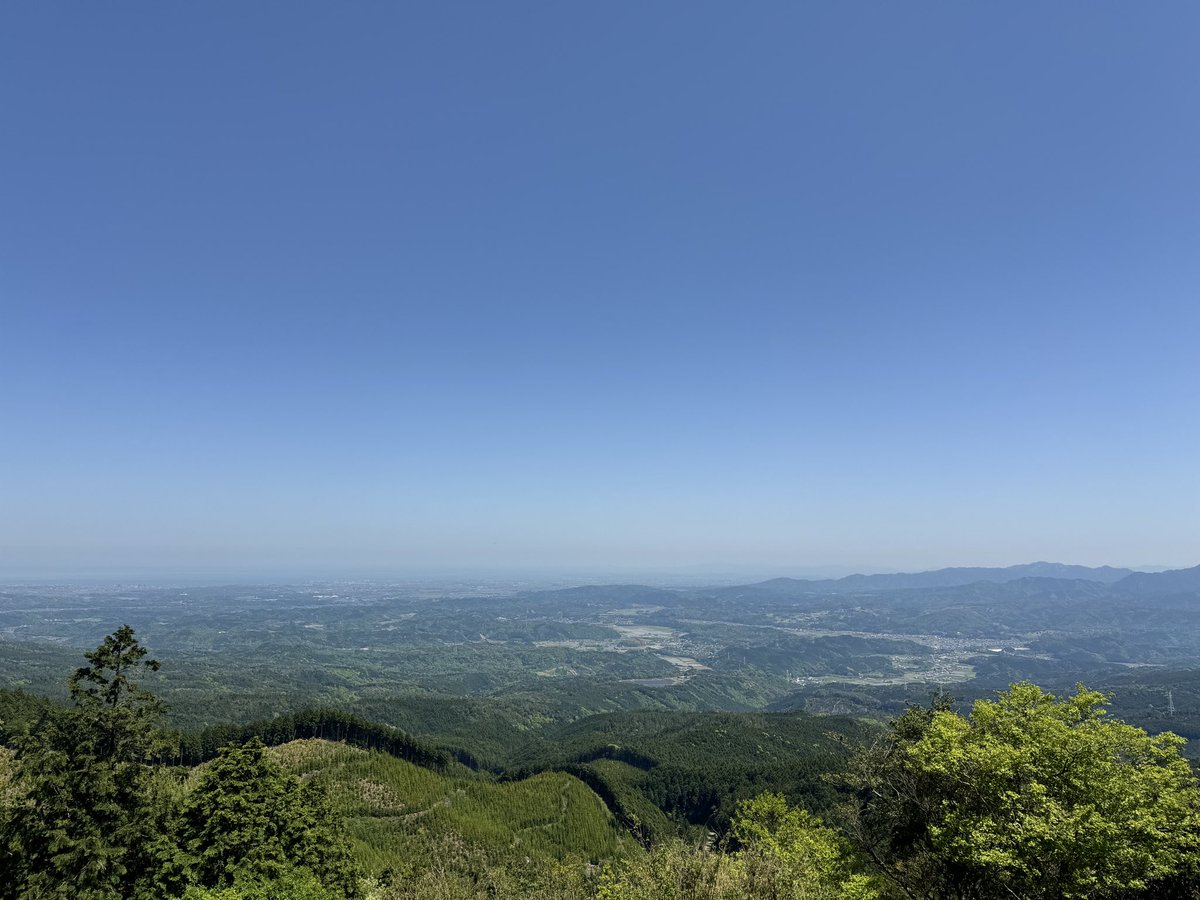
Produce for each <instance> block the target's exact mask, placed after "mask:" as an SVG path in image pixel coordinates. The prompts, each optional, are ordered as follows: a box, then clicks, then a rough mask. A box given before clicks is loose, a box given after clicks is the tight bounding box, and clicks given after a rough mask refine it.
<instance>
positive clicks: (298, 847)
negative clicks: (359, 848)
mask: <svg viewBox="0 0 1200 900" xmlns="http://www.w3.org/2000/svg"><path fill="white" fill-rule="evenodd" d="M332 819H333V816H332V814H331V813H330V812H329V810H328V808H327V803H326V800H325V797H324V795H323V793H322V792H321V790H320V789H319V787H318V786H317V785H316V784H315V783H313V782H309V783H308V784H304V785H302V784H301V783H300V782H299V780H297V779H296V778H295V777H293V776H290V775H288V774H287V773H286V772H284V770H283V769H282V768H281V767H280V766H279V764H278V763H276V762H275V761H274V760H273V759H271V757H270V756H269V755H268V753H267V750H266V747H265V746H263V744H262V742H261V741H260V740H258V739H257V738H255V739H253V740H251V741H249V742H248V743H246V744H243V745H241V746H227V747H225V748H223V749H222V750H221V752H220V754H219V755H218V756H217V758H216V759H215V760H213V762H212V763H210V764H209V765H207V766H206V767H204V768H203V769H202V770H201V775H200V779H199V782H198V783H197V784H196V787H195V788H194V789H193V791H192V793H191V795H190V796H189V797H188V799H187V801H186V803H185V806H184V810H183V817H182V821H181V824H180V829H181V842H182V844H183V847H184V849H185V850H186V852H187V853H188V854H189V855H190V858H191V862H190V869H191V871H192V873H193V876H194V878H195V880H196V881H197V882H198V883H199V884H200V885H202V886H203V887H206V888H215V889H225V888H232V887H235V886H243V885H247V884H255V883H259V884H262V883H266V884H270V883H271V882H278V881H279V880H281V879H285V878H296V877H298V876H297V875H296V873H295V871H294V870H296V869H300V870H307V871H308V872H309V873H311V874H312V875H313V876H314V877H315V878H316V879H317V880H318V881H319V882H320V884H321V885H323V886H324V887H325V888H326V889H329V890H332V891H336V892H338V893H337V896H340V897H357V896H358V895H359V888H358V880H357V875H356V873H355V871H354V868H353V866H352V865H351V862H350V856H349V851H348V849H347V847H346V844H345V841H344V840H343V839H342V837H341V835H340V834H339V833H338V832H337V831H336V830H335V829H334V828H333V827H332V825H331V824H330V822H331V820H332Z"/></svg>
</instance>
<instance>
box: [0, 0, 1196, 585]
mask: <svg viewBox="0 0 1200 900" xmlns="http://www.w3.org/2000/svg"><path fill="white" fill-rule="evenodd" d="M1198 48H1200V4H1196V3H1194V2H1191V0H1189V2H1180V3H1172V2H1162V3H1153V4H1133V3H1128V2H1119V3H1102V2H1056V3H994V2H987V3H984V2H980V3H968V2H961V0H956V2H947V3H935V2H929V3H917V4H913V3H885V2H876V3H860V2H805V3H798V2H783V3H728V2H721V3H705V2H692V0H689V2H686V3H683V2H680V3H666V2H661V3H659V2H651V3H632V2H631V3H562V2H553V3H551V2H547V3H536V4H535V3H520V2H505V3H496V2H481V3H427V2H426V3H384V2H363V3H325V4H316V3H295V2H287V3H274V4H273V3H266V2H254V3H245V2H237V3H232V2H230V3H190V4H184V3H160V2H154V3H150V2H144V3H82V2H80V3H56V2H55V3H52V2H46V3H19V4H18V3H10V4H6V5H5V6H4V8H3V10H2V11H0V428H2V429H3V433H2V435H0V573H3V572H8V573H25V572H35V571H36V572H54V571H64V572H65V571H67V570H71V569H80V568H84V569H86V568H89V567H90V568H105V567H109V568H114V569H119V568H121V567H127V568H137V567H156V566H157V567H168V568H169V567H184V568H208V569H211V570H214V571H220V570H222V569H228V570H229V571H233V570H254V569H262V570H263V571H266V570H268V569H270V570H274V571H285V570H294V571H297V572H300V571H302V570H303V571H315V570H319V569H322V568H323V567H324V568H327V569H329V570H330V571H333V570H338V571H347V572H350V571H358V570H362V571H367V570H372V571H382V570H390V569H395V570H397V571H400V570H403V569H405V568H411V567H436V568H443V569H453V568H455V567H459V566H461V567H469V566H508V565H512V566H542V565H545V566H584V567H604V566H611V567H616V568H620V567H626V568H632V567H682V566H724V565H729V566H735V565H736V566H749V567H760V568H762V569H772V568H779V569H783V568H785V567H794V566H809V565H811V566H823V565H829V566H852V567H853V566H860V565H861V566H873V567H883V568H924V567H931V566H940V565H955V564H1008V563H1015V562H1023V561H1028V560H1031V559H1044V558H1049V559H1056V560H1062V561H1067V562H1081V563H1093V564H1097V563H1104V562H1109V563H1114V564H1135V565H1136V564H1163V565H1191V564H1195V563H1196V562H1200V390H1198V389H1200V343H1198V337H1200V51H1198Z"/></svg>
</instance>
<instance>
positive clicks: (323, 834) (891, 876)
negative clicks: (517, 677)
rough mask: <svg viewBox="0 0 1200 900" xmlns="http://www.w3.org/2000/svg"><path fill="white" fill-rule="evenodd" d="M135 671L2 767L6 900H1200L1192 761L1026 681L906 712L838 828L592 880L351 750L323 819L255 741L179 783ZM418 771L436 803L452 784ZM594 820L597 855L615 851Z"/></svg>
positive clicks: (50, 721)
mask: <svg viewBox="0 0 1200 900" xmlns="http://www.w3.org/2000/svg"><path fill="white" fill-rule="evenodd" d="M145 657H146V651H145V650H144V648H142V647H141V646H140V645H139V644H138V642H137V640H136V638H135V637H134V634H133V631H132V629H129V628H127V627H126V628H122V629H120V630H118V631H117V632H116V633H114V634H113V635H110V636H109V637H108V638H106V639H105V642H104V643H103V644H102V645H101V646H100V647H99V648H97V649H96V650H95V651H94V652H92V653H88V654H87V661H88V663H89V664H88V665H87V666H85V667H82V668H80V669H79V670H77V671H76V672H75V674H74V675H73V676H72V677H71V679H70V682H69V687H70V693H71V697H72V706H71V707H69V708H66V709H58V708H47V709H45V710H44V711H43V712H41V713H39V718H38V720H37V722H36V723H35V727H30V728H25V729H23V730H22V732H21V734H20V735H19V736H17V738H16V739H15V740H14V741H13V746H12V749H11V750H8V751H5V753H4V754H3V755H0V900H66V898H71V900H151V898H153V900H160V898H183V900H284V898H288V900H356V898H359V897H362V896H363V895H364V894H366V895H367V896H369V897H370V898H372V900H417V898H423V900H467V898H475V897H490V898H496V900H500V898H524V900H551V898H559V900H895V898H907V900H1001V898H1013V897H1021V898H1028V900H1151V898H1163V900H1168V898H1172V900H1184V898H1189V900H1200V787H1198V785H1197V780H1196V776H1195V774H1194V773H1193V772H1192V770H1191V769H1190V767H1189V765H1188V763H1187V762H1186V761H1185V760H1184V759H1183V758H1182V757H1181V755H1180V752H1179V750H1180V744H1181V740H1180V739H1179V738H1176V737H1175V736H1173V735H1169V734H1168V735H1159V736H1156V737H1151V736H1149V735H1147V734H1146V732H1144V731H1142V730H1141V729H1138V728H1134V727H1132V726H1129V725H1126V724H1125V723H1123V722H1121V721H1119V720H1117V719H1115V718H1113V717H1111V716H1109V715H1108V714H1107V712H1106V710H1105V702H1106V698H1105V697H1104V695H1101V694H1098V693H1095V692H1089V691H1086V690H1084V689H1083V688H1082V687H1080V688H1079V689H1078V690H1077V691H1076V693H1075V694H1073V695H1071V696H1067V697H1056V696H1054V695H1051V694H1048V693H1046V692H1044V691H1042V690H1041V689H1039V688H1037V687H1035V686H1033V685H1030V684H1017V685H1014V686H1012V687H1011V688H1010V689H1009V690H1008V691H1006V692H1004V693H1002V694H1000V695H999V697H998V698H997V699H995V700H991V701H980V702H978V703H976V704H975V706H974V708H973V709H972V711H971V713H970V714H969V715H968V716H963V715H959V714H958V713H956V712H954V711H953V710H952V709H951V706H950V704H949V703H945V702H942V703H935V704H934V706H933V707H931V708H928V709H926V708H914V709H911V710H909V711H908V712H906V713H905V714H904V715H902V716H900V717H899V718H898V719H897V720H895V721H894V722H893V723H892V725H891V728H890V730H889V733H888V735H887V738H886V740H884V741H882V742H881V743H879V744H878V745H877V746H875V747H873V748H871V749H868V750H865V751H863V752H860V753H859V755H858V757H857V759H856V761H855V763H854V766H853V768H852V770H851V771H850V772H849V775H848V779H847V780H848V785H847V786H848V787H849V788H850V789H851V790H852V792H853V799H852V801H851V802H850V803H849V804H848V805H847V806H846V807H845V808H843V809H841V810H835V811H833V813H831V818H830V821H835V822H838V823H839V824H840V827H838V828H834V827H831V826H830V825H828V824H825V823H823V822H822V821H821V820H819V819H817V818H816V817H814V816H813V815H811V814H810V813H809V812H807V811H805V810H803V809H799V808H796V807H793V806H790V805H789V804H788V803H787V801H786V800H785V799H784V798H783V797H782V796H780V795H778V794H770V793H768V794H762V795H760V796H758V797H756V798H754V799H751V800H745V801H743V802H742V803H741V804H740V805H739V806H738V807H737V811H736V814H735V815H734V817H733V820H732V825H731V828H730V829H729V831H728V833H727V834H726V836H725V838H724V839H723V842H722V841H721V840H718V839H717V838H716V836H715V835H713V836H710V839H709V840H707V841H705V842H703V843H700V844H688V843H686V842H683V841H681V840H678V839H675V840H667V841H660V842H658V843H656V844H655V845H654V846H653V847H652V848H651V849H650V850H649V851H648V852H644V851H642V850H640V849H635V848H634V847H632V846H630V844H629V843H628V842H627V841H621V842H619V843H617V844H611V843H610V844H609V845H607V846H609V847H610V848H611V847H617V846H620V847H622V850H623V853H621V854H614V855H615V856H616V857H617V858H616V859H613V860H609V861H608V862H605V863H603V864H600V865H597V864H596V861H595V858H594V857H593V859H592V860H591V861H589V859H588V856H589V855H590V854H588V853H586V852H580V853H579V854H578V855H567V856H565V857H562V858H554V855H553V854H549V853H545V852H537V851H536V850H535V848H537V847H538V843H537V838H536V836H537V835H540V834H541V833H542V831H546V832H547V834H549V833H550V831H553V829H554V828H560V829H563V828H571V827H573V826H570V825H569V824H568V822H569V820H568V812H569V810H570V809H571V808H572V805H573V804H572V802H571V798H570V797H569V796H568V793H567V792H566V791H565V789H563V788H561V784H562V783H560V782H558V781H555V780H554V779H553V778H552V777H550V776H549V775H547V776H546V777H545V779H544V780H543V781H542V782H537V783H536V784H532V785H531V786H530V787H531V788H535V789H537V790H542V788H545V789H546V790H542V794H545V796H541V795H538V796H534V795H532V794H531V795H529V796H524V795H518V794H513V793H511V790H510V789H511V786H509V785H495V784H491V783H485V782H482V781H481V782H479V783H478V784H477V785H475V784H474V783H472V784H465V783H464V784H463V785H460V786H459V787H456V788H455V789H454V793H455V795H456V796H458V795H461V798H462V801H461V804H460V806H461V810H457V809H451V807H453V806H454V801H451V800H445V799H443V800H439V801H437V802H436V803H432V805H429V806H425V807H422V808H421V809H418V810H416V811H415V812H411V811H406V812H401V810H402V809H404V804H405V803H406V802H409V801H411V800H412V799H416V798H415V796H413V797H410V798H409V801H405V800H404V799H403V798H401V797H400V796H399V795H396V796H395V797H392V796H390V795H389V793H388V788H389V784H391V783H392V782H391V778H390V774H396V773H394V772H392V769H394V768H396V767H399V769H403V768H404V767H406V766H409V767H410V768H411V765H410V764H409V763H406V762H404V761H402V760H397V759H393V758H391V757H386V758H384V756H383V755H382V754H373V753H370V752H367V751H363V750H358V749H351V748H346V747H340V748H336V747H335V748H334V750H333V751H332V755H330V754H324V755H321V754H317V755H318V756H319V757H320V759H321V761H322V763H323V764H324V763H330V764H331V765H335V766H336V767H337V769H338V773H337V774H338V777H335V778H333V779H332V780H331V783H333V784H334V785H338V786H340V790H341V792H340V793H339V794H338V795H337V800H336V803H333V804H331V803H330V801H329V798H328V797H327V796H326V795H325V793H324V789H318V788H317V787H316V785H317V784H318V781H317V780H316V779H310V780H308V781H307V782H305V781H302V780H301V779H299V778H297V777H296V776H295V775H293V774H289V773H288V771H287V770H286V769H285V768H284V767H283V766H282V765H281V764H280V762H279V759H278V758H277V757H278V754H272V753H268V752H267V751H266V748H265V747H264V746H263V745H262V744H261V743H259V742H257V741H253V742H251V743H249V744H246V745H242V746H229V747H226V748H224V749H223V750H221V752H220V754H219V755H218V757H217V758H216V759H215V760H213V761H212V762H210V763H207V764H205V765H204V766H202V767H200V768H199V769H197V770H195V771H193V772H192V773H190V774H189V773H188V772H186V770H172V769H169V768H166V767H165V766H163V765H161V760H162V759H165V758H170V756H171V754H170V752H169V751H168V749H167V748H165V747H164V746H163V739H162V732H161V730H160V729H159V727H158V722H159V718H160V715H161V708H160V706H159V704H158V702H157V700H156V699H155V698H154V697H153V696H152V695H150V694H149V693H148V692H147V691H145V690H144V689H143V688H142V687H141V686H140V684H139V678H140V676H141V675H142V674H143V673H145V672H148V671H154V670H155V669H157V667H158V664H157V663H156V662H155V661H153V660H150V659H146V658H145ZM326 746H332V745H326ZM310 749H311V748H310ZM301 750H303V751H304V752H307V750H305V748H303V747H302V748H301ZM322 752H324V751H322ZM301 755H303V753H302V754H301ZM309 755H310V756H311V754H309ZM314 758H315V757H314ZM608 762H611V763H613V764H621V763H617V762H616V761H613V760H608ZM295 763H296V761H293V764H292V767H293V768H294V769H299V770H300V771H305V772H306V773H307V770H305V769H303V768H302V766H297V765H295ZM389 767H391V768H389ZM314 771H315V770H314ZM405 771H407V770H405ZM420 772H421V777H422V778H423V779H425V780H426V781H430V782H431V783H430V784H427V785H426V788H427V789H428V790H429V791H432V792H433V793H430V794H429V797H428V798H427V799H432V798H433V797H434V794H435V793H436V792H437V791H440V790H442V789H443V787H444V786H443V785H441V784H440V782H441V781H444V780H445V779H444V778H443V777H442V776H440V775H437V774H436V773H432V772H428V771H427V770H423V769H422V770H420ZM388 773H390V774H389V777H387V778H380V776H381V775H383V774H388ZM399 774H400V775H403V774H404V773H403V772H399ZM338 778H340V779H341V780H340V781H339V780H338ZM434 781H436V782H438V783H437V784H434V783H432V782H434ZM570 783H571V784H574V785H576V786H577V787H578V788H579V790H584V789H583V786H582V785H579V784H578V782H574V781H571V782H570ZM395 784H400V782H395ZM405 784H408V785H409V786H410V787H411V786H412V785H415V784H417V782H415V781H412V779H409V781H408V782H405ZM351 786H353V790H351V789H350V788H351ZM476 787H477V788H478V794H479V796H478V797H476V798H475V800H476V801H477V805H476V806H472V805H471V804H472V797H473V794H472V791H474V790H475V788H476ZM550 788H555V789H556V790H557V791H558V794H557V797H555V796H552V794H553V791H551V792H550V793H547V792H546V791H547V790H549V789H550ZM488 791H492V792H500V793H507V794H508V796H509V799H510V800H513V801H514V802H513V803H511V804H510V807H509V809H508V812H509V813H510V814H512V816H511V818H512V821H511V822H508V823H507V824H505V825H504V827H501V824H500V823H497V822H490V823H489V822H480V821H477V819H479V818H480V817H479V816H476V815H474V814H473V813H472V810H475V809H483V808H484V807H486V806H487V803H485V802H483V801H482V800H481V799H480V798H482V797H483V796H484V794H486V793H487V792H488ZM547 797H548V798H549V800H550V801H551V802H550V805H549V807H546V804H545V802H544V801H546V799H547ZM588 797H589V798H590V800H592V801H594V802H595V804H597V805H600V806H601V808H602V804H600V801H599V799H598V798H596V797H594V796H592V795H590V794H589V795H588ZM517 801H519V802H517ZM547 809H549V814H548V813H547ZM446 810H450V811H449V812H447V811H446ZM346 814H350V815H353V816H355V817H356V821H359V823H360V824H362V823H371V825H370V828H369V829H367V830H370V831H372V834H371V835H367V834H365V832H364V833H360V834H359V835H358V838H359V840H360V841H362V840H364V839H368V838H369V839H375V840H378V841H381V842H387V843H389V844H391V845H394V847H395V848H397V849H394V850H393V851H392V852H393V853H395V856H394V862H395V865H391V866H389V867H388V868H387V869H385V870H383V871H380V872H377V875H378V877H376V878H374V879H363V878H360V876H359V873H358V872H356V871H355V869H354V867H353V866H352V864H351V861H350V854H349V851H348V849H347V847H348V843H347V840H346V838H345V836H344V835H345V833H344V824H343V817H344V816H345V815H346ZM455 816H458V818H455ZM389 820H396V821H399V822H400V823H401V825H400V830H393V831H389V830H388V829H387V828H386V827H384V826H385V824H386V822H387V821H389ZM588 821H591V820H588ZM605 821H606V822H607V823H608V824H605V825H604V826H602V827H601V828H599V830H594V831H589V832H588V834H593V836H595V835H607V837H608V839H609V840H610V841H612V833H611V816H609V818H608V819H607V820H605ZM406 822H408V823H412V822H417V823H435V824H436V825H437V829H432V828H431V829H429V830H426V828H425V827H424V824H418V825H416V826H415V828H409V827H408V826H407V825H404V823H406ZM514 823H515V824H514ZM473 828H474V829H476V830H475V831H474V832H472V829H473ZM480 828H482V830H480ZM506 828H507V830H505V829H506ZM446 829H449V830H446ZM547 829H549V831H547ZM489 834H490V835H491V836H492V837H493V838H497V839H502V840H500V843H502V844H503V845H504V846H505V847H506V848H507V851H508V852H506V853H505V854H503V855H499V856H498V855H497V854H495V853H492V852H490V851H489V850H488V849H487V846H488V842H487V840H485V837H486V835H489ZM518 837H519V839H517V838H518ZM577 837H578V836H577ZM583 843H587V842H586V841H584V842H583ZM492 844H494V845H495V846H499V844H497V843H496V841H495V840H493V841H492ZM555 846H560V847H561V846H563V844H562V842H561V841H558V843H556V844H555ZM514 849H515V850H516V851H517V852H512V851H513V850H514ZM543 849H544V848H543ZM578 849H580V850H581V851H586V850H587V849H588V848H586V847H583V846H582V845H581V846H580V847H579V848H578ZM530 851H534V852H530Z"/></svg>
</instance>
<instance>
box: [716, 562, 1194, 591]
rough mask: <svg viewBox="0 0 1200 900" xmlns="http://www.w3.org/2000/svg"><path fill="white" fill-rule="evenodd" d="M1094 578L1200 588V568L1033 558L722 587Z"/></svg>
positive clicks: (897, 587)
mask: <svg viewBox="0 0 1200 900" xmlns="http://www.w3.org/2000/svg"><path fill="white" fill-rule="evenodd" d="M1031 578H1034V579H1050V580H1054V581H1091V582H1096V583H1098V584H1102V585H1108V586H1109V587H1110V588H1111V589H1112V590H1113V591H1115V592H1118V593H1128V594H1138V595H1144V594H1170V593H1185V592H1190V591H1200V566H1196V567H1194V568H1191V569H1175V570H1172V571H1168V572H1135V571H1133V570H1132V569H1118V568H1114V567H1112V566H1098V567H1091V566H1071V565H1066V564H1064V563H1050V562H1035V563H1026V564H1024V565H1019V566H1006V567H1004V568H983V567H961V568H950V569H936V570H934V571H931V572H898V573H895V574H881V575H847V576H846V577H845V578H831V579H813V580H809V579H800V578H772V579H770V580H769V581H761V582H758V583H757V584H749V585H742V586H739V587H732V588H724V589H721V592H722V593H755V594H760V595H761V594H775V595H794V594H842V593H878V592H883V591H902V590H912V589H922V588H924V589H931V588H949V587H965V586H966V585H970V584H980V583H985V582H986V583H992V584H1006V583H1008V582H1011V581H1021V580H1024V579H1031Z"/></svg>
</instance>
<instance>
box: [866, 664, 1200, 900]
mask: <svg viewBox="0 0 1200 900" xmlns="http://www.w3.org/2000/svg"><path fill="white" fill-rule="evenodd" d="M1105 703H1106V697H1105V696H1104V695H1102V694H1099V693H1096V692H1093V691H1087V690H1085V689H1084V688H1083V687H1082V686H1080V687H1079V688H1078V689H1077V690H1076V692H1075V693H1074V694H1073V695H1070V696H1067V697H1061V698H1060V697H1056V696H1054V695H1052V694H1049V693H1046V692H1045V691H1043V690H1041V689H1040V688H1038V687H1036V686H1034V685H1031V684H1017V685H1013V686H1012V687H1011V688H1010V689H1009V690H1008V691H1006V692H1005V693H1003V694H1001V695H1000V696H999V697H998V699H996V700H993V701H988V700H983V701H979V702H977V703H976V704H975V706H974V708H973V709H972V711H971V714H970V716H969V717H964V716H961V715H958V714H957V713H955V712H953V711H952V710H950V709H949V708H947V707H946V706H945V705H943V706H942V708H935V709H928V710H913V711H910V712H909V713H907V714H906V715H905V716H902V717H901V718H900V719H899V720H897V722H896V723H894V724H893V728H892V732H891V735H890V738H889V740H888V741H887V742H885V743H884V744H883V745H882V746H880V747H878V748H876V749H875V750H874V751H872V752H871V753H868V754H866V755H865V756H864V758H863V759H862V760H861V761H860V764H859V766H858V769H857V771H856V775H855V785H856V787H857V788H858V791H859V803H858V805H857V808H856V810H855V814H854V815H853V816H852V817H851V825H852V830H853V832H854V834H855V835H856V837H857V838H858V840H859V842H860V844H861V846H862V847H863V849H864V850H865V851H866V852H867V853H868V854H870V855H871V856H872V857H873V858H874V859H875V860H876V862H877V863H878V864H879V865H880V867H881V869H882V870H883V871H884V872H886V873H887V874H888V875H889V877H890V878H891V879H892V880H893V882H894V883H895V885H896V886H897V887H898V888H899V889H900V890H901V891H902V892H903V893H904V894H906V895H907V896H909V897H914V898H916V897H920V898H935V897H936V898H972V900H974V898H993V897H995V898H1001V897H1003V898H1012V897H1022V898H1031V900H1036V898H1046V900H1050V898H1114V900H1115V898H1134V897H1146V898H1150V897H1165V896H1168V895H1169V894H1170V893H1172V892H1173V893H1175V894H1176V895H1178V896H1189V895H1190V894H1189V892H1190V891H1192V890H1193V888H1194V886H1192V885H1188V884H1187V881H1188V880H1189V876H1188V874H1187V871H1188V869H1189V867H1190V866H1193V865H1194V862H1195V859H1196V855H1197V852H1198V850H1200V790H1198V788H1197V782H1196V778H1195V776H1194V774H1193V773H1192V771H1191V768H1190V766H1189V765H1188V763H1187V761H1186V760H1185V759H1183V758H1182V756H1181V755H1180V753H1179V750H1180V747H1181V745H1182V744H1183V741H1182V739H1180V738H1178V737H1176V736H1175V735H1171V734H1163V735H1157V736H1153V737H1152V736H1150V735H1148V734H1147V733H1146V732H1145V731H1142V730H1141V729H1139V728H1134V727H1133V726H1130V725H1127V724H1125V723H1123V722H1121V721H1119V720H1116V719H1114V718H1111V717H1110V716H1108V715H1107V713H1106V710H1105V706H1104V705H1105Z"/></svg>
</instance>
